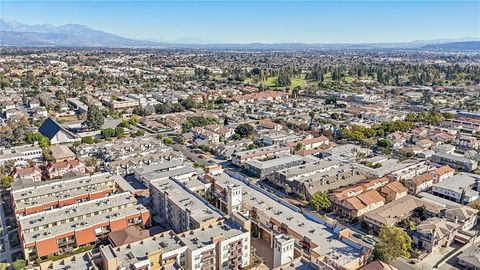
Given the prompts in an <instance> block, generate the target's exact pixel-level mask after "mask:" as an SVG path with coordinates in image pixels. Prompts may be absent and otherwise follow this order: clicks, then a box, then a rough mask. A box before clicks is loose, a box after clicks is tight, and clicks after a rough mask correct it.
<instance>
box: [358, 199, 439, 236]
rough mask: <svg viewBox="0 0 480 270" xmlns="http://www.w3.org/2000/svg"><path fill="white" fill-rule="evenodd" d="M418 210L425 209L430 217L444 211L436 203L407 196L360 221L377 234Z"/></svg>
mask: <svg viewBox="0 0 480 270" xmlns="http://www.w3.org/2000/svg"><path fill="white" fill-rule="evenodd" d="M419 208H422V209H425V211H426V213H427V215H429V216H432V217H435V216H439V215H440V212H441V211H442V210H443V209H444V207H442V206H441V205H439V204H437V203H433V202H429V201H426V200H422V199H419V198H417V197H413V196H411V195H407V196H405V197H402V198H400V199H398V200H395V201H392V202H391V203H388V204H385V205H384V206H382V207H380V208H378V209H375V210H373V211H370V212H368V213H366V214H365V215H363V217H362V219H363V221H364V222H365V224H366V225H367V227H368V228H369V229H372V230H373V231H375V232H378V231H379V230H380V229H381V228H383V227H385V226H392V225H395V224H397V222H399V221H401V220H402V219H404V218H407V217H409V216H410V215H412V213H413V212H414V211H415V210H416V209H419Z"/></svg>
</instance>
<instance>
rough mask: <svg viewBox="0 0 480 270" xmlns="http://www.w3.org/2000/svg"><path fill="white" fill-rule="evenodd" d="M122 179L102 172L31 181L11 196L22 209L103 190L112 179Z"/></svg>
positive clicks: (16, 206)
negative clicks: (67, 177) (68, 177)
mask: <svg viewBox="0 0 480 270" xmlns="http://www.w3.org/2000/svg"><path fill="white" fill-rule="evenodd" d="M122 179H123V178H122V177H121V176H119V175H111V174H109V173H102V174H96V175H91V176H82V177H75V178H70V179H66V180H65V179H60V180H52V181H39V182H32V183H31V184H30V185H29V186H28V187H23V188H15V189H14V190H13V191H12V197H13V200H14V202H15V208H19V209H23V208H26V207H29V206H35V205H41V204H44V203H48V202H52V201H57V200H63V199H66V198H73V197H75V196H79V195H84V194H88V193H92V192H96V191H101V190H105V189H107V188H108V187H109V185H110V183H111V182H112V181H113V182H115V183H117V182H120V181H121V180H122Z"/></svg>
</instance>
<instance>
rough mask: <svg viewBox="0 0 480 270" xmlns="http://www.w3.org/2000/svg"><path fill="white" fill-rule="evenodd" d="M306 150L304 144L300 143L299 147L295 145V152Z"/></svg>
mask: <svg viewBox="0 0 480 270" xmlns="http://www.w3.org/2000/svg"><path fill="white" fill-rule="evenodd" d="M302 150H305V145H303V143H301V142H299V143H297V145H295V152H298V151H302Z"/></svg>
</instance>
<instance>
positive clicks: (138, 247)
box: [100, 231, 186, 269]
mask: <svg viewBox="0 0 480 270" xmlns="http://www.w3.org/2000/svg"><path fill="white" fill-rule="evenodd" d="M100 249H101V251H102V253H103V254H104V255H105V257H106V258H107V259H113V258H118V262H119V264H120V265H119V267H120V268H122V267H124V268H126V269H129V266H130V265H133V264H136V263H138V262H141V261H144V260H146V254H148V253H152V252H162V253H167V252H170V251H174V250H179V251H182V252H183V251H185V249H186V248H185V245H184V244H183V243H182V242H180V240H179V238H178V237H177V236H176V235H175V233H174V232H173V231H166V232H163V233H159V234H156V235H154V236H152V237H149V238H145V239H142V240H140V241H137V242H134V243H130V244H126V245H123V246H120V247H112V246H110V245H106V246H101V247H100Z"/></svg>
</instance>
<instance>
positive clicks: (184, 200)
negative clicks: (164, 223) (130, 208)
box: [151, 179, 223, 224]
mask: <svg viewBox="0 0 480 270" xmlns="http://www.w3.org/2000/svg"><path fill="white" fill-rule="evenodd" d="M151 186H152V187H153V188H155V189H157V190H158V191H159V192H162V193H168V199H169V200H171V201H172V202H173V203H175V204H176V205H177V206H178V207H180V208H182V209H185V210H186V209H188V210H189V211H190V212H191V213H190V217H192V218H193V219H194V220H196V221H197V222H198V223H200V224H201V223H203V222H205V221H207V220H212V219H220V218H222V217H223V216H222V215H221V214H220V213H219V212H217V210H216V209H213V208H211V207H210V206H208V205H207V204H206V203H205V202H203V201H202V200H200V199H199V198H198V197H197V196H196V195H194V194H192V193H191V192H190V191H188V190H186V188H185V187H184V186H182V185H180V184H179V183H177V182H176V181H174V180H172V179H164V180H158V181H155V182H152V183H151Z"/></svg>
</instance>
